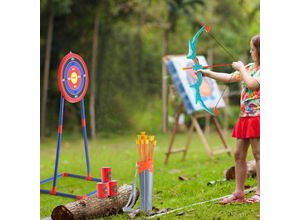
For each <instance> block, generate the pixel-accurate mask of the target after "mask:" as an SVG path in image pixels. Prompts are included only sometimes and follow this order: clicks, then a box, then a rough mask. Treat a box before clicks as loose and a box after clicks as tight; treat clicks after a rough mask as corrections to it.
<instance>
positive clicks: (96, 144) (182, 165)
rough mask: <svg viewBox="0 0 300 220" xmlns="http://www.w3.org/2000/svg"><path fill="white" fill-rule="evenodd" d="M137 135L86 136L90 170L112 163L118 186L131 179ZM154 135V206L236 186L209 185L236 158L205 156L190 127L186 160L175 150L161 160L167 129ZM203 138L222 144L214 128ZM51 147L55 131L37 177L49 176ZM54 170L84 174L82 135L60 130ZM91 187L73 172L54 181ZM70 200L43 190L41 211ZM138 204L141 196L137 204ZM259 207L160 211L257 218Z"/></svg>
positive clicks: (181, 139)
mask: <svg viewBox="0 0 300 220" xmlns="http://www.w3.org/2000/svg"><path fill="white" fill-rule="evenodd" d="M229 133H230V132H229ZM135 135H136V134H130V135H126V136H125V135H124V136H113V135H112V136H100V137H98V138H97V140H95V141H89V155H90V165H91V174H92V176H93V177H96V178H101V177H100V170H101V167H102V166H110V167H112V177H113V179H116V180H118V184H119V186H120V185H122V184H124V183H127V184H131V183H132V181H133V177H134V172H135V162H136V160H137V149H136V146H135V139H136V136H135ZM154 135H155V137H156V140H157V146H156V149H155V154H154V169H155V173H154V193H153V206H154V207H156V208H159V209H164V208H171V209H176V208H179V207H182V206H186V205H189V204H192V203H196V202H200V201H205V200H209V199H213V198H217V197H221V196H224V195H228V194H230V193H231V192H232V191H233V190H234V182H233V181H228V182H226V183H221V184H217V185H214V186H207V182H208V181H211V180H219V179H223V171H224V169H227V168H229V167H230V166H232V165H233V163H234V161H233V157H232V156H231V157H229V156H228V155H227V154H221V155H218V156H216V157H215V158H214V159H213V160H211V159H209V157H208V155H207V153H206V151H205V149H204V146H203V144H202V143H201V142H200V140H199V138H198V136H196V134H195V133H194V135H193V140H192V142H191V145H190V148H189V151H188V153H187V157H186V160H185V161H181V156H182V154H173V155H171V157H170V160H169V164H168V165H167V166H165V165H164V164H163V163H164V158H165V152H166V150H167V147H168V143H169V139H170V134H154ZM207 138H208V142H209V144H211V146H221V141H220V139H219V138H218V136H217V134H216V133H211V134H210V135H208V136H207ZM185 141H186V133H180V134H178V135H177V137H176V140H175V146H178V147H182V146H184V143H185ZM227 141H228V144H229V145H230V147H231V148H233V147H234V142H235V140H234V139H233V138H231V137H230V136H229V135H228V138H227ZM250 151H251V149H249V155H248V157H249V158H248V159H252V158H253V157H252V154H251V152H250ZM55 152H56V138H55V137H54V138H51V139H47V140H45V141H44V142H43V143H41V150H40V153H41V155H40V156H41V158H40V159H41V166H40V171H41V173H40V179H41V180H42V179H45V178H48V177H51V176H53V172H54V162H55ZM170 171H173V172H170ZM175 171H176V172H175ZM58 172H59V173H60V172H70V173H75V174H80V175H85V174H86V164H85V156H84V147H83V139H82V136H81V135H78V136H76V137H72V136H68V135H64V134H63V138H62V145H61V157H60V161H59V171H58ZM179 176H185V177H187V178H188V180H187V181H181V180H179V179H178V177H179ZM61 180H63V181H61ZM51 184H52V182H51V183H47V184H43V185H42V188H43V189H51V187H52V185H51ZM246 185H249V186H251V187H252V186H255V185H256V180H255V179H248V180H247V182H246ZM95 189H96V183H95V182H86V181H82V180H78V179H74V178H63V179H61V178H60V179H58V182H57V190H58V191H62V192H69V193H74V194H80V195H82V194H84V193H87V192H90V191H93V190H95ZM249 196H250V195H249ZM72 201H74V200H72V199H68V198H63V197H59V196H50V195H46V194H41V197H40V217H41V218H44V217H48V216H50V215H51V212H52V210H53V209H54V208H55V207H56V206H58V205H61V204H65V203H69V202H72ZM138 205H139V201H138V202H137V205H136V207H137V206H138ZM136 207H135V208H136ZM259 210H260V207H259V204H243V205H226V206H221V205H219V204H217V202H209V203H205V204H202V205H198V206H194V207H192V208H188V209H186V210H181V211H179V212H184V215H182V216H177V214H178V213H176V212H175V213H172V214H169V215H165V216H161V217H160V219H214V220H217V219H222V220H223V219H258V218H259ZM105 219H128V217H127V214H119V215H117V216H112V217H107V218H105Z"/></svg>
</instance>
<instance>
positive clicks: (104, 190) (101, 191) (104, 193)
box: [97, 182, 108, 198]
mask: <svg viewBox="0 0 300 220" xmlns="http://www.w3.org/2000/svg"><path fill="white" fill-rule="evenodd" d="M107 197H108V183H103V182H98V183H97V198H107Z"/></svg>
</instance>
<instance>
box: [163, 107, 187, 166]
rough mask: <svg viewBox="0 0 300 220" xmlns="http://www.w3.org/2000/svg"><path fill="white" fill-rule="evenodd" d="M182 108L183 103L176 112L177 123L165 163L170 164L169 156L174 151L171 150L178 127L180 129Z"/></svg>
mask: <svg viewBox="0 0 300 220" xmlns="http://www.w3.org/2000/svg"><path fill="white" fill-rule="evenodd" d="M182 110H183V104H182V103H181V104H180V106H179V109H178V111H177V112H176V117H175V124H174V127H173V131H172V136H171V140H170V143H169V147H168V152H167V153H166V158H165V165H166V164H168V160H169V156H170V154H171V153H172V152H171V151H172V147H173V143H174V140H175V136H176V133H177V129H178V122H179V116H180V114H181V113H182Z"/></svg>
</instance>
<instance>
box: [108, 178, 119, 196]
mask: <svg viewBox="0 0 300 220" xmlns="http://www.w3.org/2000/svg"><path fill="white" fill-rule="evenodd" d="M108 195H109V196H116V195H118V181H117V180H112V181H110V182H108Z"/></svg>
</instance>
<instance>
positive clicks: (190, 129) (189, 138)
mask: <svg viewBox="0 0 300 220" xmlns="http://www.w3.org/2000/svg"><path fill="white" fill-rule="evenodd" d="M193 131H194V122H192V124H191V127H190V128H189V131H188V136H187V140H186V144H185V148H184V151H183V156H182V160H185V156H186V153H187V151H188V148H189V146H190V143H191V140H192V135H193Z"/></svg>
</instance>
